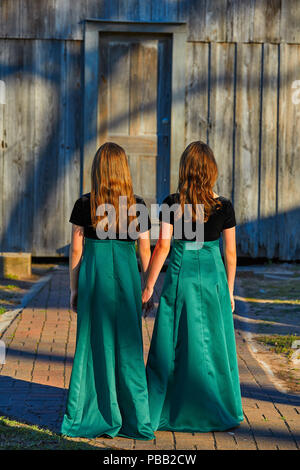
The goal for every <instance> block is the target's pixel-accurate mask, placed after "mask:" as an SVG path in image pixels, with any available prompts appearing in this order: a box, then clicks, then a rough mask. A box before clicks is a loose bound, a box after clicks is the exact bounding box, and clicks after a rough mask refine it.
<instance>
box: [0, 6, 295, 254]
mask: <svg viewBox="0 0 300 470" xmlns="http://www.w3.org/2000/svg"><path fill="white" fill-rule="evenodd" d="M213 3H214V4H215V5H217V8H215V7H214V8H212V4H213ZM297 3H298V2H296V1H294V0H281V1H280V0H274V1H272V2H269V1H268V2H267V1H266V2H262V1H260V2H258V1H256V0H249V1H247V2H246V1H242V0H238V1H236V0H227V1H226V0H220V1H217V2H208V1H205V0H198V1H194V0H190V1H189V2H188V1H186V0H182V1H180V0H178V1H176V0H174V1H172V0H169V1H163V0H160V1H152V2H150V1H149V2H146V1H144V0H127V1H125V0H124V1H121V0H120V1H119V0H110V1H104V0H102V1H99V0H97V1H96V0H81V1H74V0H72V2H71V0H40V1H39V2H32V1H29V0H16V1H13V2H12V1H5V0H2V2H1V4H0V80H4V81H5V83H6V92H7V96H6V105H1V104H0V143H1V145H0V153H1V159H0V165H1V167H0V188H1V197H0V238H1V248H0V249H1V250H3V251H5V250H7V251H18V250H24V251H32V253H33V254H35V255H58V254H65V253H66V247H67V245H68V243H69V242H70V227H69V224H68V218H69V214H70V211H71V208H72V205H73V203H74V201H75V199H76V198H77V197H78V195H79V192H80V145H81V122H82V121H81V119H82V57H83V55H82V46H83V43H82V39H83V36H82V22H81V21H82V20H83V19H84V18H87V17H92V18H103V19H113V20H145V21H178V20H184V21H187V27H188V44H187V53H186V90H185V91H186V94H185V95H186V102H185V105H186V106H185V137H186V143H188V142H190V141H191V140H193V139H199V138H201V139H203V140H205V141H207V142H208V143H209V144H210V145H211V146H212V148H213V149H214V152H215V155H216V158H217V161H218V165H219V173H220V178H219V181H218V184H217V192H219V193H221V194H223V195H224V196H227V197H229V198H231V199H232V200H233V202H234V205H235V209H236V215H237V222H238V224H239V227H238V252H239V255H241V256H252V257H256V256H267V257H277V256H278V257H279V258H280V259H286V260H289V259H295V258H297V259H300V242H299V237H298V233H299V232H300V217H299V215H300V185H299V169H300V168H299V166H300V163H299V162H300V160H299V151H300V133H299V128H300V127H299V120H300V110H299V108H300V103H299V104H295V103H297V100H296V102H295V99H294V101H293V95H294V97H295V93H296V91H295V89H293V88H292V84H293V83H294V82H295V81H296V80H299V79H300V45H299V44H300V26H299V25H300V5H299V3H298V5H297ZM13 5H14V8H12V7H13ZM200 13H201V14H200Z"/></svg>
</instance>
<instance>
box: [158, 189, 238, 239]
mask: <svg viewBox="0 0 300 470" xmlns="http://www.w3.org/2000/svg"><path fill="white" fill-rule="evenodd" d="M216 199H218V200H219V201H221V203H222V206H221V207H220V208H218V209H215V210H214V211H213V213H212V214H211V215H210V217H209V219H208V221H207V222H205V223H204V241H213V240H217V239H218V238H220V235H221V232H222V231H223V230H224V229H226V228H231V227H235V226H236V220H235V212H234V208H233V206H232V204H231V202H230V200H229V199H227V198H225V197H223V196H219V197H217V198H216ZM179 203H180V199H179V193H175V194H170V195H169V196H167V197H166V198H165V200H164V201H163V204H167V205H168V206H169V207H170V206H172V205H173V204H179ZM159 220H160V221H164V222H168V223H170V224H172V225H173V226H174V212H173V211H170V218H169V216H167V214H166V215H165V216H164V215H163V213H162V211H160V213H159ZM181 223H182V234H183V235H182V238H181V239H182V240H189V241H193V240H195V239H196V236H195V237H194V239H187V238H186V237H185V236H184V230H183V218H182V219H181ZM192 229H193V231H195V230H196V224H195V222H193V225H192Z"/></svg>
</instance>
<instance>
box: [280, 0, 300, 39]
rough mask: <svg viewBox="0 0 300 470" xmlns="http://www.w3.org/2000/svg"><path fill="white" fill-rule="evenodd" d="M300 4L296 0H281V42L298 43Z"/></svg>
mask: <svg viewBox="0 0 300 470" xmlns="http://www.w3.org/2000/svg"><path fill="white" fill-rule="evenodd" d="M299 24H300V4H299V2H298V1H297V0H281V15H280V39H281V42H286V43H294V44H300V28H299Z"/></svg>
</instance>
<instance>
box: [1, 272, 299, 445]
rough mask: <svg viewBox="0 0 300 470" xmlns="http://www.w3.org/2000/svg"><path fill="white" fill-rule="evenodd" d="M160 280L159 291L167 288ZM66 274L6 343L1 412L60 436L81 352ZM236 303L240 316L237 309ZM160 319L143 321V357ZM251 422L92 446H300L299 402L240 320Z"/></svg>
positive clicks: (245, 403)
mask: <svg viewBox="0 0 300 470" xmlns="http://www.w3.org/2000/svg"><path fill="white" fill-rule="evenodd" d="M162 277H163V275H162V276H161V280H160V285H159V286H158V291H159V290H160V286H161V284H162ZM68 301H69V294H68V273H67V269H66V268H60V269H59V270H57V271H55V272H54V273H53V276H52V279H51V280H50V282H49V283H48V284H47V285H46V286H45V287H44V288H43V289H42V291H40V293H39V294H38V295H37V296H36V297H35V298H34V299H33V300H32V301H31V303H30V305H29V306H28V307H27V308H25V309H24V310H23V311H22V313H21V314H20V315H19V316H18V317H17V318H16V319H15V320H14V321H13V323H12V324H11V325H10V326H9V328H8V329H7V330H6V331H5V332H4V334H3V335H2V338H1V339H3V340H4V341H5V343H6V345H7V357H6V364H4V365H2V366H0V367H1V370H0V390H1V394H0V414H1V415H3V416H8V417H12V418H15V419H17V420H20V421H25V422H28V423H32V424H37V425H39V426H42V427H46V428H48V429H51V430H54V431H58V430H59V426H60V422H61V419H62V416H63V412H64V408H65V401H66V394H67V387H68V384H69V380H70V374H71V368H72V358H73V355H74V350H75V336H76V315H75V314H74V313H73V312H70V311H69V310H68ZM238 308H239V307H238V305H237V310H238ZM153 324H154V318H153V317H150V318H147V319H146V320H143V337H144V345H145V359H146V357H147V353H148V349H149V344H150V338H151V334H152V330H153ZM236 337H237V350H238V358H239V369H240V378H241V387H242V396H243V409H244V414H245V421H244V422H243V423H242V425H241V426H240V427H239V428H235V429H233V430H232V431H231V432H213V433H193V434H189V433H180V432H175V433H171V432H157V433H156V440H155V441H151V442H147V441H146V442H145V441H134V440H130V439H124V438H115V439H103V438H97V439H89V443H90V445H94V446H97V447H102V448H103V447H109V448H121V449H148V450H149V451H150V450H155V449H163V450H167V449H199V450H213V449H220V450H223V449H224V450H225V449H230V450H232V449H235V450H244V449H249V450H256V449H261V450H262V449H274V450H275V449H279V450H283V449H292V450H296V449H299V448H300V396H299V397H296V396H292V395H288V394H284V393H281V392H279V391H278V390H276V389H275V388H274V386H273V384H272V383H271V382H270V381H269V379H268V377H267V376H266V374H265V372H264V371H263V369H262V368H261V366H260V365H259V364H258V362H257V361H256V360H255V358H254V357H253V356H252V355H251V353H250V352H249V349H248V346H247V342H246V339H245V335H244V332H243V325H242V324H239V322H236Z"/></svg>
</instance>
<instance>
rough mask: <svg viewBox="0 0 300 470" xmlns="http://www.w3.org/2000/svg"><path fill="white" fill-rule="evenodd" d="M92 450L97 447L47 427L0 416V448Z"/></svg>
mask: <svg viewBox="0 0 300 470" xmlns="http://www.w3.org/2000/svg"><path fill="white" fill-rule="evenodd" d="M23 449H27V450H28V449H30V450H56V449H59V450H93V449H99V447H96V446H93V445H91V444H89V443H88V442H82V441H79V440H75V439H72V438H67V437H64V436H61V435H60V434H56V433H54V432H52V431H49V430H48V429H41V428H39V427H38V426H34V425H29V424H25V423H20V422H18V421H14V420H12V419H8V418H4V417H1V416H0V451H1V450H23Z"/></svg>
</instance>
